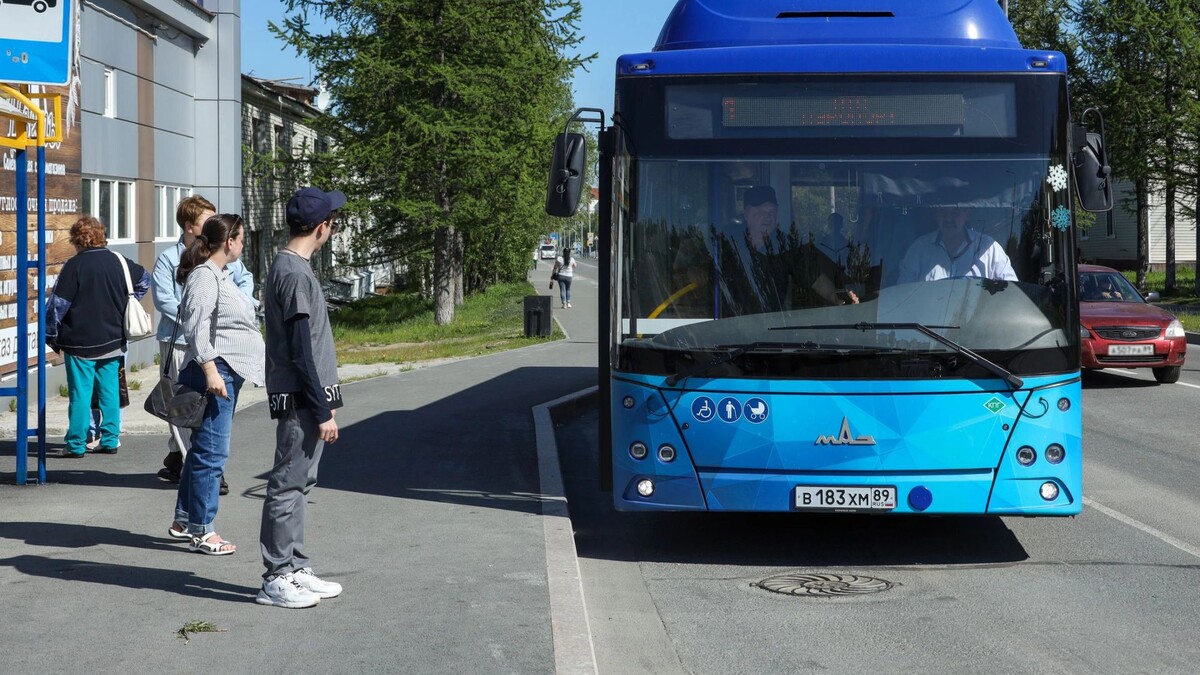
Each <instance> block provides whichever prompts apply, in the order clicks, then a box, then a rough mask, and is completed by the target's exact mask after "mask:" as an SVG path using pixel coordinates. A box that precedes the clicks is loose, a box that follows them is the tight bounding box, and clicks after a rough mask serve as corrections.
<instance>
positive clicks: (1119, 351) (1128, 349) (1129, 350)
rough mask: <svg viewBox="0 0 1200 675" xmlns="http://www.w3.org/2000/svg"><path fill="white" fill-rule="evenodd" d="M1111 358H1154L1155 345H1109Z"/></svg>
mask: <svg viewBox="0 0 1200 675" xmlns="http://www.w3.org/2000/svg"><path fill="white" fill-rule="evenodd" d="M1108 355H1109V356H1154V345H1109V346H1108Z"/></svg>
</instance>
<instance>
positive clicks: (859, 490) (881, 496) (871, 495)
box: [795, 485, 896, 511]
mask: <svg viewBox="0 0 1200 675" xmlns="http://www.w3.org/2000/svg"><path fill="white" fill-rule="evenodd" d="M795 508H797V509H800V510H817V511H891V510H892V509H894V508H896V488H895V486H891V485H871V486H845V485H838V486H831V485H797V486H796V495H795Z"/></svg>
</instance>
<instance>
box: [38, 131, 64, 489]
mask: <svg viewBox="0 0 1200 675" xmlns="http://www.w3.org/2000/svg"><path fill="white" fill-rule="evenodd" d="M55 122H57V123H59V124H61V123H62V122H61V121H60V120H55ZM38 141H39V143H38V149H37V156H38V167H37V170H38V176H37V181H38V186H37V190H38V231H37V271H38V273H37V307H38V313H37V316H38V324H37V369H38V371H37V372H38V374H37V382H38V384H37V388H38V417H37V439H38V484H39V485H45V484H46V146H45V144H44V143H42V139H38Z"/></svg>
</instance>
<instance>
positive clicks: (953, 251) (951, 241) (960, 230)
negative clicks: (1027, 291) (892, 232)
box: [899, 206, 1017, 284]
mask: <svg viewBox="0 0 1200 675" xmlns="http://www.w3.org/2000/svg"><path fill="white" fill-rule="evenodd" d="M967 216H968V212H967V209H965V208H963V207H961V206H946V207H940V208H938V209H937V210H936V211H935V212H934V220H935V221H936V222H937V226H938V227H937V230H935V231H933V232H930V233H929V234H923V235H921V236H920V237H917V240H916V241H914V242H913V244H912V246H909V247H908V252H907V253H905V254H904V259H903V260H901V261H900V278H899V283H902V284H904V283H910V282H913V281H937V280H938V279H948V278H954V277H979V278H982V279H992V280H995V281H1016V280H1017V273H1016V272H1014V271H1013V268H1012V263H1011V262H1010V261H1009V259H1008V254H1007V253H1005V252H1004V247H1002V246H1001V245H1000V244H999V242H997V241H996V240H995V239H992V238H991V237H989V236H988V235H986V234H983V233H982V232H977V231H975V230H972V229H971V228H969V227H967Z"/></svg>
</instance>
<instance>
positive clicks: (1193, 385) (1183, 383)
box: [1175, 382, 1200, 389]
mask: <svg viewBox="0 0 1200 675" xmlns="http://www.w3.org/2000/svg"><path fill="white" fill-rule="evenodd" d="M1175 384H1177V385H1179V386H1181V387H1191V388H1192V389H1200V384H1188V383H1187V382H1176V383H1175Z"/></svg>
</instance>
